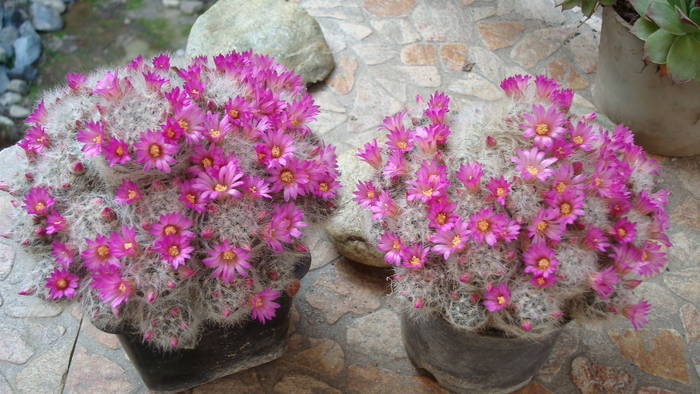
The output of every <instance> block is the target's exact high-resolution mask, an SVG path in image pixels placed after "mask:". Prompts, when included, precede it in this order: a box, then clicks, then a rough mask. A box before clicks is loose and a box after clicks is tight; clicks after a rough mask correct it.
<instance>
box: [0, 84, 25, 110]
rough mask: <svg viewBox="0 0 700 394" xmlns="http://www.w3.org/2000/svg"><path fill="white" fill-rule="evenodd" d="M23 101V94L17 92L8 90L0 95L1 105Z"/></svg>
mask: <svg viewBox="0 0 700 394" xmlns="http://www.w3.org/2000/svg"><path fill="white" fill-rule="evenodd" d="M8 90H9V85H8ZM20 101H22V95H20V94H18V93H15V92H6V93H5V94H3V95H2V96H0V105H4V106H8V105H12V104H17V103H19V102H20Z"/></svg>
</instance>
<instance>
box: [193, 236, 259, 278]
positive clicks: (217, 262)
mask: <svg viewBox="0 0 700 394" xmlns="http://www.w3.org/2000/svg"><path fill="white" fill-rule="evenodd" d="M207 255H208V257H206V258H204V259H202V263H203V264H204V265H206V266H207V267H209V268H213V271H212V273H211V277H212V278H219V279H221V281H222V282H223V283H229V282H231V281H232V280H234V279H235V278H236V274H238V276H243V277H246V276H248V271H247V270H249V269H251V268H253V266H252V265H250V263H249V262H248V258H250V252H249V251H247V250H245V249H242V248H237V247H234V246H233V245H231V244H230V243H229V242H228V241H226V240H224V241H222V242H220V243H217V244H215V245H214V247H213V248H212V249H209V250H208V251H207Z"/></svg>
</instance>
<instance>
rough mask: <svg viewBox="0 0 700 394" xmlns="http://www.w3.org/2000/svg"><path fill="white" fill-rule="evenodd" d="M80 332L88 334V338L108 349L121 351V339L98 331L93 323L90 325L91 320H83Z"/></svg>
mask: <svg viewBox="0 0 700 394" xmlns="http://www.w3.org/2000/svg"><path fill="white" fill-rule="evenodd" d="M80 332H81V333H86V334H87V335H88V336H90V337H92V338H93V339H94V340H95V341H97V342H98V343H100V344H101V345H102V346H104V347H106V348H108V349H119V339H118V338H117V336H116V335H114V334H110V333H107V332H104V331H102V330H100V329H98V328H97V327H95V326H94V325H93V324H92V323H90V319H83V323H82V326H81V327H80Z"/></svg>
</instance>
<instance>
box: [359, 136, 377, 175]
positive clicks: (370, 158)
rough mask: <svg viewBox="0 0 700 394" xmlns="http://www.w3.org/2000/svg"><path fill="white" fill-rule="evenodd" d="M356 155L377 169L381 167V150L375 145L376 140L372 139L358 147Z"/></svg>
mask: <svg viewBox="0 0 700 394" xmlns="http://www.w3.org/2000/svg"><path fill="white" fill-rule="evenodd" d="M357 156H358V157H360V158H361V159H362V160H364V161H365V162H367V163H368V164H369V165H371V166H372V167H374V168H375V169H377V170H378V169H380V168H382V152H381V151H380V149H379V145H377V140H372V142H368V143H367V144H365V146H363V147H362V148H360V149H358V150H357Z"/></svg>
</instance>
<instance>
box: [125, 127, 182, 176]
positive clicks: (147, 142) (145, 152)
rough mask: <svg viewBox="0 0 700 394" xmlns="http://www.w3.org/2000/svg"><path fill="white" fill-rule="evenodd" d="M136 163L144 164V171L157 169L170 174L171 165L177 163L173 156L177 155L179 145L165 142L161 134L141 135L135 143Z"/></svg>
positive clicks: (147, 133) (145, 133) (151, 132)
mask: <svg viewBox="0 0 700 394" xmlns="http://www.w3.org/2000/svg"><path fill="white" fill-rule="evenodd" d="M134 148H135V151H136V161H138V162H139V163H144V166H143V169H144V171H148V170H150V169H151V168H153V167H155V168H157V169H159V170H161V171H163V172H170V165H171V164H175V163H176V162H177V161H176V160H175V159H174V158H173V155H174V154H176V153H177V150H178V147H177V145H173V144H170V143H168V142H166V141H165V138H164V137H163V135H162V134H161V133H157V132H155V131H146V132H143V133H141V135H140V137H139V140H138V141H137V142H136V143H134Z"/></svg>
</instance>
